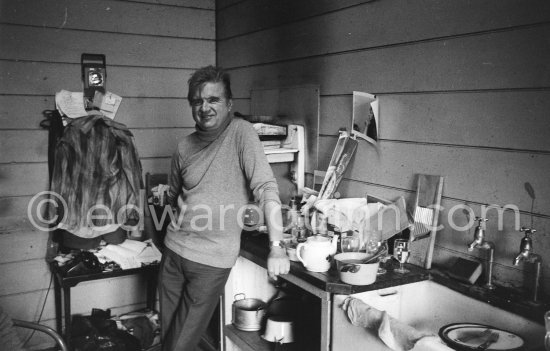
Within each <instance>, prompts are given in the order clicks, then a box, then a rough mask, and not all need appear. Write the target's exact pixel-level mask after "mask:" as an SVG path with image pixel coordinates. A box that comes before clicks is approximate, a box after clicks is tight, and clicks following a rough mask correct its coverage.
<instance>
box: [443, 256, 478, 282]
mask: <svg viewBox="0 0 550 351" xmlns="http://www.w3.org/2000/svg"><path fill="white" fill-rule="evenodd" d="M448 273H449V276H451V277H452V278H454V279H456V280H459V281H461V282H464V283H469V284H474V283H475V282H476V280H477V278H479V276H480V275H481V263H479V262H476V261H470V260H467V259H465V258H462V257H459V258H458V259H457V260H456V261H455V263H454V264H453V265H452V266H451V268H449V272H448Z"/></svg>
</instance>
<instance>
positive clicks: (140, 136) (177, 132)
mask: <svg viewBox="0 0 550 351" xmlns="http://www.w3.org/2000/svg"><path fill="white" fill-rule="evenodd" d="M194 131H195V129H190V128H167V129H135V130H132V132H133V133H134V138H135V144H136V147H137V149H138V152H139V156H140V157H171V156H172V154H173V153H174V151H175V150H176V147H177V145H178V141H180V140H181V139H182V138H183V137H184V136H186V135H188V134H191V133H192V132H194Z"/></svg>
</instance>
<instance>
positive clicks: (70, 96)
mask: <svg viewBox="0 0 550 351" xmlns="http://www.w3.org/2000/svg"><path fill="white" fill-rule="evenodd" d="M121 102H122V97H120V96H118V95H116V94H114V93H111V92H110V91H108V92H106V93H105V94H103V93H101V92H99V91H96V93H95V95H94V101H93V106H94V107H96V108H97V109H99V111H100V112H101V113H102V114H103V115H104V116H105V117H108V118H110V119H115V115H116V113H117V110H118V108H119V106H120V103H121ZM85 106H86V104H85V101H84V93H82V92H71V91H67V90H61V91H59V92H57V93H56V94H55V107H56V108H57V110H58V111H59V113H60V114H61V115H62V116H67V117H69V118H79V117H84V116H88V111H86V109H85ZM96 113H97V112H96Z"/></svg>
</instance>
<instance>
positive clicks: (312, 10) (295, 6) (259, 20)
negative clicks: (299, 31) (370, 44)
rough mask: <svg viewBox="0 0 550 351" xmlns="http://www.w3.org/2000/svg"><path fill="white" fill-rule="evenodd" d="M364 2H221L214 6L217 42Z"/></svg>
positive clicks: (227, 0)
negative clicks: (215, 7)
mask: <svg viewBox="0 0 550 351" xmlns="http://www.w3.org/2000/svg"><path fill="white" fill-rule="evenodd" d="M364 2H368V1H365V0H339V1H331V0H301V1H293V0H279V1H276V2H273V1H269V0H252V1H249V0H247V1H241V2H239V1H238V0H236V1H232V0H224V1H218V2H217V8H218V9H219V10H218V13H217V17H216V26H217V39H218V40H223V39H224V38H227V37H232V36H235V35H239V34H243V33H248V32H252V31H257V30H260V29H263V28H269V27H272V26H276V25H278V24H280V23H288V22H292V21H296V20H299V19H303V18H307V17H311V16H315V15H320V14H323V13H325V12H329V11H334V10H337V9H341V8H343V7H348V6H353V5H356V4H361V3H364Z"/></svg>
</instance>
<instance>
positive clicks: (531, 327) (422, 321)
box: [333, 280, 545, 351]
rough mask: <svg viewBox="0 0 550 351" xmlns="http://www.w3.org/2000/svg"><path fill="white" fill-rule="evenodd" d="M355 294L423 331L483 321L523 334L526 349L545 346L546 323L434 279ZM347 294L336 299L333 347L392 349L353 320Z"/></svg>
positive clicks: (339, 348)
mask: <svg viewBox="0 0 550 351" xmlns="http://www.w3.org/2000/svg"><path fill="white" fill-rule="evenodd" d="M352 296H353V297H355V298H358V299H360V300H362V301H364V302H365V303H367V304H368V305H370V306H372V307H374V308H376V309H378V310H382V311H386V312H387V313H388V314H389V315H390V316H392V317H394V318H396V319H398V320H399V321H401V322H403V323H406V324H408V325H410V326H413V327H415V328H416V329H418V330H421V331H429V332H432V333H434V334H437V333H438V331H439V329H440V328H441V327H442V326H444V325H447V324H451V323H462V322H464V323H481V324H486V325H490V326H493V327H496V328H499V329H503V330H507V331H509V332H512V333H515V334H518V335H520V336H521V337H523V339H524V340H525V342H526V348H525V350H535V349H537V348H542V349H544V348H543V347H542V345H543V341H544V335H545V329H544V326H543V325H540V324H537V323H535V322H532V321H530V320H529V319H526V318H524V317H521V316H519V315H516V314H514V313H511V312H507V311H504V310H502V309H500V308H498V307H494V306H491V305H489V304H487V303H484V302H481V301H478V300H476V299H473V298H471V297H468V296H466V295H463V294H460V293H458V292H456V291H454V290H452V289H449V288H447V287H445V286H443V285H440V284H438V283H435V282H433V281H429V280H427V281H422V282H417V283H411V284H406V285H401V286H397V287H393V288H388V289H382V290H375V291H369V292H365V293H360V294H355V295H352ZM346 297H347V296H346V295H336V296H335V299H334V308H333V312H334V314H333V328H334V329H333V331H334V332H333V350H334V351H338V350H346V351H353V350H364V349H365V345H369V347H370V348H369V350H370V351H375V350H389V349H388V348H386V347H385V346H384V344H383V343H382V342H380V340H379V339H378V338H377V337H376V336H375V334H373V333H370V332H369V331H367V330H365V329H364V328H361V327H355V326H353V325H351V324H350V322H349V320H348V318H347V316H346V315H345V313H344V311H343V310H342V309H341V305H342V302H343V301H344V300H345V298H346ZM414 350H417V348H416V347H415V349H414ZM418 351H420V350H418Z"/></svg>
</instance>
